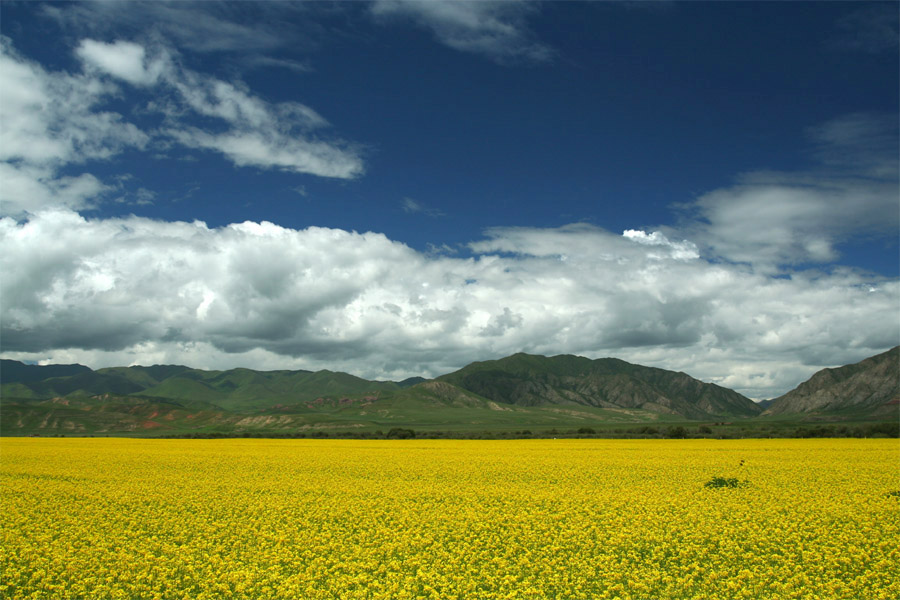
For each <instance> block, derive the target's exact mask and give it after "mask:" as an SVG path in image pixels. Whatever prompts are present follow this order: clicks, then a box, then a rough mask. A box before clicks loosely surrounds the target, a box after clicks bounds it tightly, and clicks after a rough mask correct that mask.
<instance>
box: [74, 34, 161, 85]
mask: <svg viewBox="0 0 900 600" xmlns="http://www.w3.org/2000/svg"><path fill="white" fill-rule="evenodd" d="M75 53H76V54H77V55H78V57H79V58H80V59H81V60H82V61H83V62H84V63H85V64H86V65H88V66H91V67H94V68H96V69H99V70H100V71H102V72H104V73H108V74H110V75H113V76H115V77H118V78H119V79H124V80H125V81H127V82H128V83H130V84H132V85H152V84H154V83H156V81H157V80H158V79H159V76H160V75H161V74H162V72H163V70H164V69H165V68H166V62H165V61H164V60H162V59H156V60H153V61H152V62H150V63H149V64H148V62H147V60H146V58H147V57H146V51H145V50H144V47H143V46H141V45H139V44H134V43H131V42H125V41H121V40H119V41H116V42H114V43H111V44H106V43H103V42H98V41H95V40H82V41H81V44H79V45H78V47H77V48H76V49H75Z"/></svg>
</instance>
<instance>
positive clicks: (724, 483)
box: [703, 476, 746, 488]
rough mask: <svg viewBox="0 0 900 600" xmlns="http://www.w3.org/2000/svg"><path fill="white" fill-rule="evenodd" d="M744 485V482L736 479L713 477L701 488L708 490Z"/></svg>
mask: <svg viewBox="0 0 900 600" xmlns="http://www.w3.org/2000/svg"><path fill="white" fill-rule="evenodd" d="M743 485H746V482H743V483H742V482H740V481H738V479H737V477H718V476H716V477H713V478H712V479H710V480H709V481H707V482H706V483H705V484H703V487H708V488H736V487H741V486H743Z"/></svg>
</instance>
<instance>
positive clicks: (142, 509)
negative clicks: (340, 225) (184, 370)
mask: <svg viewBox="0 0 900 600" xmlns="http://www.w3.org/2000/svg"><path fill="white" fill-rule="evenodd" d="M713 477H723V478H729V479H731V478H733V479H737V480H738V481H739V482H740V483H741V484H740V485H739V486H738V487H735V488H719V489H717V488H710V487H706V486H705V485H704V484H705V483H706V482H708V481H710V480H711V479H712V478H713ZM0 490H2V492H0V493H2V496H0V499H2V510H0V525H2V539H0V541H2V543H0V573H2V579H0V596H2V597H9V598H60V597H96V598H101V597H102V598H197V599H203V598H241V597H247V598H262V597H266V598H535V599H537V598H623V599H625V598H633V599H639V598H640V599H644V598H848V599H849V598H865V599H878V598H884V599H887V598H897V597H900V580H898V578H897V577H896V569H897V567H898V565H900V546H898V544H897V540H898V539H900V497H898V495H896V494H895V492H897V491H898V490H900V442H898V440H896V439H879V440H875V439H869V440H857V439H839V440H833V439H829V440H514V441H460V440H456V441H451V440H395V441H385V440H243V439H231V440H144V439H100V438H95V439H85V438H81V439H72V438H66V439H28V438H4V439H3V440H2V442H0Z"/></svg>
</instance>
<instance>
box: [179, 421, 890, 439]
mask: <svg viewBox="0 0 900 600" xmlns="http://www.w3.org/2000/svg"><path fill="white" fill-rule="evenodd" d="M163 437H169V438H240V437H243V438H285V439H295V438H296V439H301V438H312V439H317V438H336V439H389V440H391V439H401V440H405V439H541V438H628V439H689V438H713V439H733V438H751V437H752V438H842V437H854V438H874V437H880V438H900V423H893V422H884V423H869V424H862V425H797V426H796V427H785V428H771V429H765V428H760V427H754V426H747V427H740V426H734V425H730V426H723V427H710V426H709V425H698V426H696V427H691V426H688V427H686V426H684V425H672V426H668V427H657V426H652V425H641V426H637V427H631V428H628V429H597V428H593V427H581V428H578V429H570V430H559V429H549V430H541V431H532V430H530V429H522V430H517V431H468V432H464V431H415V430H413V429H408V428H402V427H394V428H391V429H389V430H387V431H386V432H385V431H381V430H379V431H338V432H328V431H315V432H309V431H296V432H293V431H292V432H271V431H258V432H257V431H253V432H250V431H245V432H189V433H182V434H174V435H167V436H163Z"/></svg>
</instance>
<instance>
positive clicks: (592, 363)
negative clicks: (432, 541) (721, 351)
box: [438, 354, 761, 419]
mask: <svg viewBox="0 0 900 600" xmlns="http://www.w3.org/2000/svg"><path fill="white" fill-rule="evenodd" d="M438 380H439V381H444V382H447V383H452V384H454V385H456V386H458V387H460V388H462V389H465V390H468V391H470V392H473V393H475V394H478V395H480V396H483V397H485V398H488V399H491V400H494V401H496V402H501V403H504V404H511V405H519V406H544V405H549V404H554V405H587V406H594V407H598V408H607V409H616V408H618V409H640V410H644V411H649V412H656V413H663V414H671V415H678V416H681V417H684V418H688V419H704V418H714V417H729V418H731V417H752V416H756V415H758V414H759V413H760V412H761V410H760V408H759V407H758V406H757V405H756V404H755V403H754V402H753V401H752V400H750V399H749V398H746V397H744V396H741V395H740V394H738V393H737V392H734V391H732V390H728V389H725V388H722V387H719V386H716V385H714V384H710V383H703V382H701V381H698V380H696V379H694V378H693V377H690V376H689V375H686V374H685V373H675V372H672V371H666V370H664V369H656V368H652V367H644V366H640V365H634V364H631V363H627V362H625V361H623V360H619V359H615V358H601V359H596V360H591V359H587V358H583V357H579V356H571V355H561V356H553V357H549V358H548V357H545V356H534V355H529V354H515V355H513V356H510V357H507V358H503V359H500V360H493V361H485V362H479V363H473V364H471V365H469V366H467V367H464V368H463V369H461V370H459V371H456V372H455V373H450V374H448V375H444V376H442V377H439V378H438Z"/></svg>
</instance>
